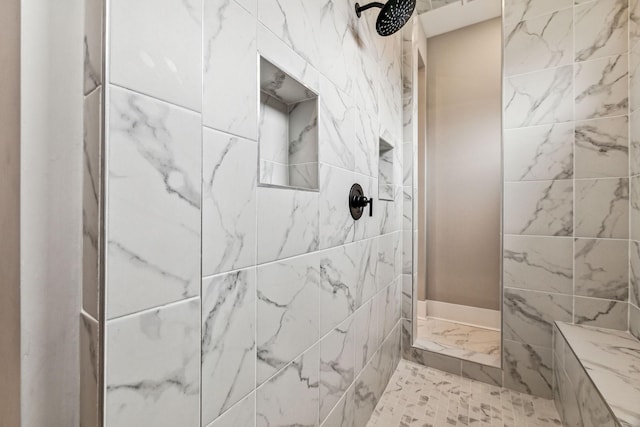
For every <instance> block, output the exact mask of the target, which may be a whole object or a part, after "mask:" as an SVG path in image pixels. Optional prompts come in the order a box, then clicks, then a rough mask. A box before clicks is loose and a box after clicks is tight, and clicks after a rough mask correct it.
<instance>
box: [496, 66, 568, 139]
mask: <svg viewBox="0 0 640 427" xmlns="http://www.w3.org/2000/svg"><path fill="white" fill-rule="evenodd" d="M572 93H573V66H571V65H567V66H563V67H558V68H553V69H550V70H543V71H536V72H534V73H531V74H528V75H524V76H522V75H521V76H514V77H508V78H506V79H505V83H504V94H503V98H504V103H503V105H504V128H505V129H512V128H518V127H525V126H535V125H542V124H549V123H558V122H567V121H570V120H571V119H572V115H573V105H572V104H573V103H572V102H571V95H572Z"/></svg>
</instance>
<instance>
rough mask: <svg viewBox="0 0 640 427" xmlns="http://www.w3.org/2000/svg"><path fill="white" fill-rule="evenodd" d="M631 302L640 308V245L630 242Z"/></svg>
mask: <svg viewBox="0 0 640 427" xmlns="http://www.w3.org/2000/svg"><path fill="white" fill-rule="evenodd" d="M629 276H630V277H629V302H630V303H631V304H635V306H636V307H640V243H639V242H636V241H633V240H632V241H630V242H629Z"/></svg>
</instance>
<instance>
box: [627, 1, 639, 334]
mask: <svg viewBox="0 0 640 427" xmlns="http://www.w3.org/2000/svg"><path fill="white" fill-rule="evenodd" d="M629 5H630V11H629V16H630V20H629V49H630V52H629V72H630V78H629V102H630V111H631V114H630V116H629V122H630V124H629V175H630V178H629V238H630V240H629V331H630V332H631V333H632V334H633V335H635V336H636V338H638V339H640V68H639V67H638V65H640V32H639V24H640V2H638V1H636V0H633V1H631V2H630V3H629Z"/></svg>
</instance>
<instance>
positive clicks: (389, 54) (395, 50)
mask: <svg viewBox="0 0 640 427" xmlns="http://www.w3.org/2000/svg"><path fill="white" fill-rule="evenodd" d="M382 39H383V42H384V45H383V46H384V48H383V51H382V52H380V57H379V63H381V65H382V66H379V67H378V71H379V75H380V77H379V80H378V108H379V115H378V117H379V119H380V123H379V125H380V134H381V135H382V134H384V132H388V133H389V134H390V136H391V137H392V139H391V140H388V142H391V143H392V145H394V146H395V147H399V146H400V143H401V140H402V130H403V129H402V86H401V85H400V84H394V83H393V82H400V81H402V60H401V56H402V53H401V50H402V40H401V37H400V34H399V33H396V34H394V35H393V36H390V37H383V38H382Z"/></svg>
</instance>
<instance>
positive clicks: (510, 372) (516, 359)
mask: <svg viewBox="0 0 640 427" xmlns="http://www.w3.org/2000/svg"><path fill="white" fill-rule="evenodd" d="M502 366H503V369H504V387H506V388H510V389H512V390H516V391H519V392H521V393H526V394H532V395H534V396H541V397H544V398H547V399H549V398H551V397H552V395H553V391H552V390H553V389H552V387H553V385H552V382H553V356H552V351H551V349H550V348H544V347H538V346H535V345H531V344H521V343H519V342H513V341H509V340H505V341H504V350H503V365H502Z"/></svg>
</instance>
